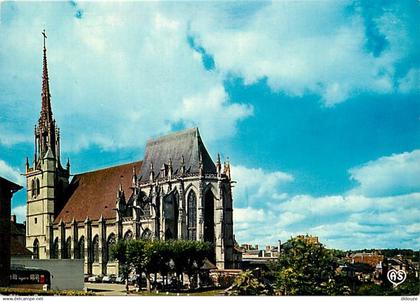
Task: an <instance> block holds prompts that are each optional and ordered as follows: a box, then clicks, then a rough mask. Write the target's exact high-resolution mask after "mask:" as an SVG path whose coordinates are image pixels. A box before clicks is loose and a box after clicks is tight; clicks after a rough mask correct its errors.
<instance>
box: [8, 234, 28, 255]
mask: <svg viewBox="0 0 420 301" xmlns="http://www.w3.org/2000/svg"><path fill="white" fill-rule="evenodd" d="M10 255H11V256H31V255H32V252H31V251H29V250H28V249H27V248H26V247H25V246H24V245H23V244H21V242H20V241H19V240H18V239H17V238H15V237H13V236H12V237H11V238H10Z"/></svg>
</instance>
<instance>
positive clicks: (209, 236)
mask: <svg viewBox="0 0 420 301" xmlns="http://www.w3.org/2000/svg"><path fill="white" fill-rule="evenodd" d="M204 241H207V242H210V243H213V244H214V242H215V235H214V195H213V193H212V191H211V189H208V190H207V192H206V193H205V195H204Z"/></svg>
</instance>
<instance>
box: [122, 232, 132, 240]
mask: <svg viewBox="0 0 420 301" xmlns="http://www.w3.org/2000/svg"><path fill="white" fill-rule="evenodd" d="M132 238H133V232H131V230H128V231H127V232H125V234H124V240H131V239H132Z"/></svg>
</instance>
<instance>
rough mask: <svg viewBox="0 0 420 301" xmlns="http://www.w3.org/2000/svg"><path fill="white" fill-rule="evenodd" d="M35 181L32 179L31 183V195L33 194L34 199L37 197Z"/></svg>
mask: <svg viewBox="0 0 420 301" xmlns="http://www.w3.org/2000/svg"><path fill="white" fill-rule="evenodd" d="M35 185H36V184H35V179H32V181H31V193H32V197H34V196H35V195H36V187H35Z"/></svg>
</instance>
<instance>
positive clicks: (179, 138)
mask: <svg viewBox="0 0 420 301" xmlns="http://www.w3.org/2000/svg"><path fill="white" fill-rule="evenodd" d="M200 154H201V157H202V160H203V167H204V173H208V174H209V173H213V174H215V173H216V166H215V165H214V163H213V161H212V159H211V157H210V155H209V153H208V152H207V150H206V148H205V146H204V144H203V141H202V140H201V137H200V133H199V131H198V128H192V129H187V130H184V131H181V132H176V133H172V134H169V135H166V136H163V137H160V138H157V139H152V140H149V141H148V142H147V144H146V150H145V155H144V159H143V164H142V167H141V170H140V174H139V179H140V178H141V179H140V182H146V181H148V180H149V175H150V166H151V163H153V171H154V173H155V177H158V176H159V174H160V172H161V168H162V166H163V164H169V160H170V159H171V160H172V169H173V174H174V175H175V176H176V175H177V174H179V173H180V168H181V162H182V156H184V162H185V170H186V172H187V173H189V174H194V173H198V172H199V160H200Z"/></svg>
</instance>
